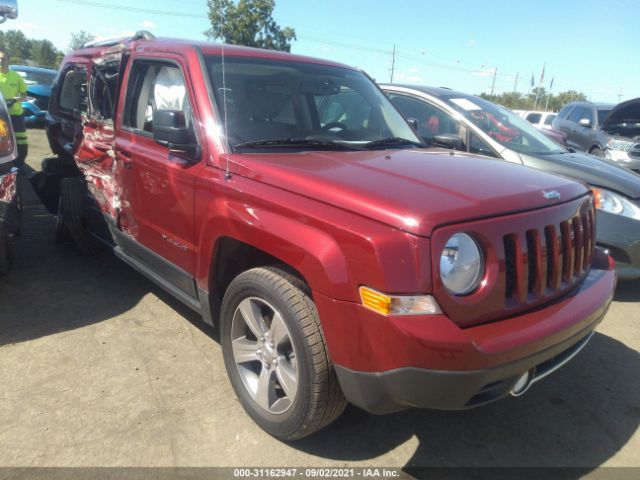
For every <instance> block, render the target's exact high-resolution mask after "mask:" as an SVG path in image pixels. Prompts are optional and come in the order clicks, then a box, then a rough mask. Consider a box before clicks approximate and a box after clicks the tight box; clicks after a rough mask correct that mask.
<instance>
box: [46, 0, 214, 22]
mask: <svg viewBox="0 0 640 480" xmlns="http://www.w3.org/2000/svg"><path fill="white" fill-rule="evenodd" d="M57 1H58V2H63V3H72V4H75V5H82V6H86V7H97V8H106V9H109V10H119V11H122V10H124V11H127V12H135V13H148V14H151V15H166V16H170V17H184V18H202V19H208V18H209V17H208V16H207V15H201V14H196V13H181V12H170V11H168V10H156V9H154V8H141V7H132V6H129V5H116V4H111V3H105V2H94V1H92V0H57Z"/></svg>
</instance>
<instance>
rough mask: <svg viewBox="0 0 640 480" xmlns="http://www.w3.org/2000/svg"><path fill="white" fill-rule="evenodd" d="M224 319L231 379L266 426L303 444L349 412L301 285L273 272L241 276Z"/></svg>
mask: <svg viewBox="0 0 640 480" xmlns="http://www.w3.org/2000/svg"><path fill="white" fill-rule="evenodd" d="M220 318H221V323H220V333H221V341H222V352H223V356H224V362H225V366H226V369H227V373H228V375H229V380H230V381H231V385H232V386H233V389H234V390H235V392H236V395H237V396H238V399H239V401H240V403H241V404H242V406H243V407H244V409H245V410H246V412H247V413H248V414H249V416H250V417H251V418H252V419H253V420H254V421H255V422H256V423H257V424H258V425H259V426H260V428H262V429H263V430H265V431H266V432H267V433H269V434H270V435H273V436H274V437H277V438H279V439H282V440H297V439H299V438H302V437H305V436H307V435H311V434H312V433H314V432H316V431H318V430H320V429H321V428H323V427H325V426H326V425H328V424H329V423H331V422H333V421H334V420H335V419H336V418H338V416H340V414H341V413H342V412H343V411H344V408H345V406H346V403H347V402H346V400H345V398H344V395H343V393H342V390H341V389H340V385H339V384H338V379H337V377H336V373H335V370H334V369H333V366H332V365H331V362H330V360H329V356H328V352H327V347H326V344H325V341H324V337H323V334H322V329H321V326H320V319H319V317H318V312H317V310H316V307H315V305H314V303H313V301H312V299H311V297H310V295H309V290H308V287H307V286H306V284H305V283H304V282H303V281H302V280H300V279H299V278H297V277H295V276H293V275H291V274H289V273H287V272H284V271H283V270H280V269H278V268H274V267H264V268H254V269H251V270H248V271H246V272H243V273H241V274H240V275H238V276H237V277H236V278H235V279H234V280H233V281H232V282H231V284H230V285H229V288H228V289H227V291H226V293H225V295H224V299H223V301H222V312H221V317H220Z"/></svg>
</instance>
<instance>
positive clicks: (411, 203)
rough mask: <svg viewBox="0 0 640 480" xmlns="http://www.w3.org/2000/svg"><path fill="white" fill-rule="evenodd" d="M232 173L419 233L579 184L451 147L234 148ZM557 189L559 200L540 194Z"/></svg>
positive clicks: (573, 191)
mask: <svg viewBox="0 0 640 480" xmlns="http://www.w3.org/2000/svg"><path fill="white" fill-rule="evenodd" d="M229 160H230V165H231V169H232V172H233V173H235V174H239V175H243V176H246V177H249V178H253V179H255V180H256V181H260V182H263V183H266V184H269V185H273V186H275V187H278V188H281V189H284V190H289V191H291V192H294V193H297V194H299V195H304V196H306V197H309V198H312V199H314V200H317V201H320V202H323V203H325V204H329V205H333V206H335V207H338V208H342V209H344V210H347V211H350V212H354V213H356V214H359V215H362V216H365V217H368V218H371V219H373V220H377V221H379V222H382V223H385V224H387V225H390V226H393V227H395V228H398V229H400V230H404V231H407V232H410V233H413V234H416V235H423V236H429V235H431V232H432V231H433V229H434V228H435V227H437V226H439V225H443V224H453V223H458V222H463V221H466V220H471V219H478V218H483V217H492V216H497V215H502V214H507V213H512V212H518V211H525V210H531V209H535V208H540V207H546V206H549V205H552V204H555V203H562V202H564V201H568V200H571V199H573V198H576V197H579V196H580V195H583V194H584V193H585V192H586V188H585V186H584V185H582V184H579V183H576V182H573V181H571V180H569V179H567V178H563V177H558V176H555V175H550V174H548V173H545V172H542V171H540V170H534V169H531V168H526V167H523V166H522V165H516V164H510V163H507V162H504V161H502V160H490V159H486V158H483V157H475V156H473V155H468V154H454V153H453V152H451V151H449V150H419V149H416V150H391V151H390V150H387V151H384V150H383V151H380V150H377V151H367V152H335V151H331V152H326V151H323V152H318V151H316V152H303V153H271V154H263V153H260V154H258V153H256V154H233V155H230V156H229ZM543 190H545V191H548V190H555V191H557V192H558V193H559V194H560V197H561V199H560V200H545V199H544V197H543Z"/></svg>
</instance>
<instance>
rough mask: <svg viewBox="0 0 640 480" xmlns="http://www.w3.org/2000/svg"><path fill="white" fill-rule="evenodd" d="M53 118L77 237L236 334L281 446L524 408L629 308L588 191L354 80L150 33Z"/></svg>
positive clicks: (259, 411)
mask: <svg viewBox="0 0 640 480" xmlns="http://www.w3.org/2000/svg"><path fill="white" fill-rule="evenodd" d="M48 122H49V124H48V127H47V129H48V134H49V138H50V142H51V144H52V148H54V150H55V151H56V152H58V153H59V154H60V158H61V160H60V162H58V164H57V165H50V168H51V172H50V174H51V175H55V172H56V171H62V170H66V174H65V176H64V178H62V180H61V181H60V192H61V195H60V200H59V203H58V208H57V211H58V216H59V220H60V222H59V225H60V230H59V233H60V235H61V236H63V235H67V236H70V237H71V238H72V239H73V240H74V241H75V242H76V243H77V244H78V246H79V247H80V248H81V249H90V245H91V244H90V241H92V240H99V241H101V242H102V243H103V244H106V245H108V246H110V247H111V248H113V250H114V252H115V254H116V255H117V256H118V257H120V258H121V259H122V260H124V261H125V262H127V263H128V264H129V265H131V266H132V267H133V268H135V269H137V270H138V271H140V272H141V273H143V274H144V275H146V276H148V277H149V278H151V279H152V280H154V281H155V282H157V283H158V284H159V285H161V286H162V287H164V288H165V289H167V290H168V291H169V292H171V293H172V294H173V295H175V296H176V297H177V298H179V299H180V300H182V301H183V302H184V303H186V304H187V305H189V306H190V307H191V308H193V309H194V310H196V311H198V312H200V313H201V314H202V316H203V317H204V319H205V321H207V322H209V323H212V324H218V325H219V326H220V335H221V343H222V349H223V354H224V361H225V365H226V368H227V371H228V374H229V379H230V381H231V383H232V385H233V388H234V389H235V392H236V394H237V396H238V398H239V400H240V402H241V403H242V405H243V407H244V408H245V409H246V411H247V413H248V414H249V415H250V416H251V417H252V418H253V419H254V420H255V421H256V423H258V424H259V425H260V426H261V427H262V428H263V429H265V430H266V431H267V432H269V433H270V434H272V435H274V436H276V437H279V438H282V439H296V438H300V437H303V436H305V435H309V434H311V433H313V432H315V431H317V430H318V429H320V428H322V427H323V426H325V425H327V424H328V423H330V422H331V421H332V420H334V419H335V418H337V417H338V415H340V413H341V412H342V410H343V408H344V406H345V404H346V402H347V401H349V402H352V403H354V404H355V405H358V406H360V407H362V408H364V409H366V410H368V411H371V412H376V413H384V412H392V411H395V410H399V409H403V408H407V407H413V406H416V407H427V408H436V409H464V408H469V407H474V406H477V405H482V404H484V403H487V402H490V401H493V400H496V399H499V398H502V397H505V396H507V395H509V394H510V393H511V394H513V395H519V394H522V393H523V392H524V391H525V390H526V389H527V388H528V387H529V385H531V384H532V383H534V382H535V381H537V380H539V379H541V378H543V377H544V376H546V375H548V374H549V373H551V372H552V371H554V370H555V369H556V368H558V367H559V366H561V365H562V364H564V363H565V362H567V361H568V360H569V359H570V358H571V357H573V356H574V355H575V354H576V353H577V352H578V351H579V350H580V349H581V348H582V347H584V346H585V344H586V343H587V342H588V340H589V338H590V336H591V335H592V333H593V330H594V328H595V327H596V325H597V324H598V322H599V321H600V320H601V319H602V317H603V316H604V314H605V312H606V310H607V307H608V306H609V303H610V301H611V296H612V292H613V289H614V286H615V276H614V273H613V270H612V264H611V263H610V260H609V257H608V256H607V255H605V254H604V253H602V252H601V251H598V250H596V249H595V248H594V238H595V236H594V229H595V225H594V209H593V201H592V197H591V193H590V192H589V191H588V190H587V189H586V188H585V186H584V185H582V184H579V183H576V182H573V181H570V180H568V179H566V178H562V177H557V176H552V175H549V174H546V173H544V172H541V171H537V170H532V169H528V168H525V167H522V166H516V165H510V164H506V163H505V162H501V161H494V160H488V159H483V158H478V157H475V156H473V155H469V154H465V153H459V152H451V151H448V150H440V149H427V148H422V147H424V145H422V144H420V140H419V139H418V137H417V136H416V134H415V133H414V131H413V130H412V129H411V127H410V126H409V125H408V124H407V123H406V122H405V120H403V118H402V117H401V115H400V114H399V113H398V112H397V111H396V110H395V108H394V107H393V106H392V105H391V103H390V102H389V101H388V100H387V98H386V97H385V96H384V95H383V94H382V92H381V91H380V90H379V89H378V88H377V87H376V85H375V83H374V82H373V81H372V80H371V79H370V78H369V77H367V75H366V74H364V73H363V72H361V71H358V70H355V69H353V68H350V67H347V66H344V65H340V64H337V63H332V62H327V61H324V60H317V59H313V58H307V57H302V56H296V55H290V54H285V53H279V52H272V51H264V50H256V49H249V48H242V47H234V46H227V45H224V46H223V45H216V44H209V43H202V44H193V43H190V42H183V41H176V40H162V39H154V38H152V36H150V35H148V34H139V35H136V36H135V37H134V38H132V39H127V40H123V41H120V42H111V43H109V42H108V43H103V44H93V45H90V46H88V47H87V48H84V49H82V50H79V51H76V52H73V53H71V54H69V55H68V56H67V57H66V59H65V60H64V62H63V65H62V67H61V72H60V75H59V79H58V81H57V84H56V85H55V86H54V89H53V94H52V98H51V106H50V116H49V119H48ZM468 134H469V132H460V135H461V136H462V138H467V135H468ZM65 158H66V159H71V160H73V161H72V162H71V163H69V164H67V165H63V164H64V162H65V160H64V159H65ZM72 171H74V172H75V175H74V174H73V173H70V172H72ZM54 209H55V208H54ZM576 400H577V401H579V399H576Z"/></svg>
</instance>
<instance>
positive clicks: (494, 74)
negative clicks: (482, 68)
mask: <svg viewBox="0 0 640 480" xmlns="http://www.w3.org/2000/svg"><path fill="white" fill-rule="evenodd" d="M497 74H498V67H496V68H494V69H493V84H492V85H491V96H490V97H489V99H493V90H494V89H495V88H496V75H497Z"/></svg>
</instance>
